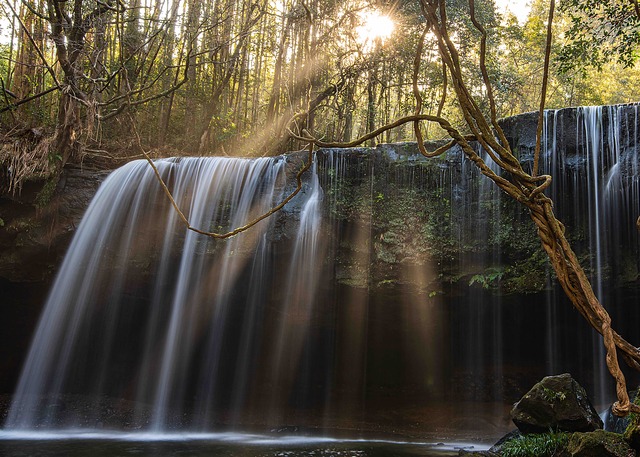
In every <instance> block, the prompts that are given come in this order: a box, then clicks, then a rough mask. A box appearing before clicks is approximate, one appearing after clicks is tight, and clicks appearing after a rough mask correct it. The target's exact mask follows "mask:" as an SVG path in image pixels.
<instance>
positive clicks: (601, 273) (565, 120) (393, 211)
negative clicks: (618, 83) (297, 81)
mask: <svg viewBox="0 0 640 457" xmlns="http://www.w3.org/2000/svg"><path fill="white" fill-rule="evenodd" d="M501 122H502V125H503V128H504V130H505V134H506V136H507V138H508V139H509V141H510V142H511V144H512V145H513V148H514V151H515V152H516V153H517V154H519V156H520V158H521V160H522V161H523V162H524V163H525V166H528V164H529V163H530V162H531V161H532V154H533V150H534V147H535V129H536V122H537V116H536V115H535V113H529V114H524V115H521V116H516V117H514V118H509V119H505V120H503V121H501ZM637 125H638V122H637V106H635V105H631V106H622V107H612V108H604V109H600V110H599V111H598V110H597V109H567V110H560V111H557V112H554V111H552V112H548V113H547V116H546V125H545V148H544V150H543V151H544V157H543V158H544V161H543V162H544V167H545V168H544V169H545V170H546V171H545V172H550V173H551V174H553V175H554V187H553V188H552V189H551V191H550V192H551V193H552V197H553V198H554V200H555V201H556V203H557V205H556V211H557V213H558V214H559V216H560V219H561V220H563V221H564V222H565V223H566V224H567V227H568V231H569V233H571V237H572V241H573V243H574V246H575V247H576V250H577V251H578V253H579V255H580V256H581V260H582V261H583V262H584V264H585V266H586V267H587V269H588V270H589V271H590V272H592V273H593V279H594V282H595V283H597V284H598V286H597V287H599V291H600V292H601V293H602V294H603V295H602V296H604V297H605V300H607V301H612V302H613V301H614V299H613V298H615V297H616V296H624V297H625V300H626V301H627V302H629V301H631V302H633V303H636V302H638V298H637V297H638V296H640V294H639V293H638V290H639V289H640V286H639V283H640V281H639V276H638V271H639V262H638V258H639V254H638V253H639V252H640V247H639V244H640V241H639V237H638V231H637V228H636V226H635V221H636V219H637V217H638V214H637V212H638V211H640V204H639V202H638V199H639V198H640V184H639V179H640V178H639V176H640V173H638V151H637V147H636V145H637V144H638V138H637V137H638V135H639V131H640V128H638V127H637ZM594 138H595V140H594ZM594 141H595V143H594ZM596 143H597V147H595V149H597V151H601V153H600V154H599V155H597V154H596V153H595V152H594V150H595V149H594V144H596ZM429 147H431V148H435V147H437V144H430V145H429ZM553 151H556V152H555V153H554V152H553ZM612 151H613V152H612ZM596 156H597V160H594V157H596ZM305 158H306V154H305V153H296V154H292V155H291V156H289V157H288V159H287V160H288V168H289V175H290V176H293V175H294V174H295V171H296V170H298V169H300V166H301V164H302V162H303V161H304V160H305ZM317 173H318V177H319V180H320V183H321V185H322V188H323V191H324V198H323V208H324V209H323V211H324V214H325V218H324V222H323V228H322V230H323V231H324V232H325V233H326V234H327V235H328V237H327V239H328V240H329V241H328V243H329V246H328V248H327V249H328V250H327V251H326V252H327V255H326V263H327V268H328V269H329V270H330V271H331V274H332V280H333V281H334V282H335V285H333V286H331V287H333V288H334V289H335V291H337V292H335V294H344V297H345V301H349V300H351V301H352V302H353V303H356V302H357V303H359V302H360V301H362V302H363V303H369V304H371V303H375V305H371V312H370V314H369V317H370V319H371V322H377V323H378V324H379V325H380V328H383V327H385V328H386V327H392V326H393V325H395V324H389V322H392V321H393V319H394V317H393V316H397V315H398V313H400V314H402V312H404V311H403V310H404V309H405V308H403V306H405V305H404V303H406V302H411V301H413V302H415V303H419V304H424V310H425V313H426V314H428V319H427V316H426V314H425V316H422V318H423V319H424V322H422V321H420V322H419V325H421V326H424V327H425V328H427V329H428V330H427V331H426V332H425V333H429V332H430V330H429V329H430V328H431V327H433V329H432V330H434V332H435V331H436V330H438V329H436V328H435V327H438V326H442V327H446V328H451V332H452V333H455V334H456V335H465V338H464V339H463V338H461V337H457V338H451V340H449V336H448V335H447V334H446V333H443V334H438V336H434V337H429V338H432V339H431V340H429V341H423V342H422V343H424V344H423V346H425V347H427V346H428V347H431V346H433V347H441V346H447V347H448V349H447V351H449V352H450V359H451V360H468V361H471V362H469V363H470V365H468V366H467V365H465V366H464V367H463V366H462V365H450V362H448V361H445V360H444V358H443V356H442V355H441V354H440V353H439V352H438V351H436V350H433V351H432V353H430V355H429V357H432V360H430V361H429V362H428V363H427V362H425V366H424V367H413V369H415V370H416V372H417V373H418V375H415V373H412V374H411V376H409V375H408V374H407V378H411V379H419V378H420V376H422V379H429V381H428V382H429V383H430V384H429V387H428V389H427V390H430V392H431V393H433V394H434V395H437V396H440V395H441V394H442V392H443V391H445V390H447V389H448V388H451V389H454V390H455V389H456V388H457V389H458V392H456V394H457V395H458V396H460V397H463V398H469V399H472V398H476V399H477V398H483V399H491V398H496V397H501V396H504V393H505V389H506V390H509V389H511V390H509V392H508V395H506V397H507V398H514V399H515V398H517V396H518V395H519V394H521V393H522V392H520V391H518V390H517V388H516V387H513V386H516V385H518V383H511V384H510V383H509V382H506V383H505V382H504V379H503V375H504V376H506V374H503V373H502V371H501V370H502V369H501V368H499V369H496V368H495V367H494V366H493V365H498V362H496V356H495V352H494V351H498V350H499V351H501V352H500V354H499V358H500V359H499V360H501V361H503V362H505V363H512V364H513V365H515V364H517V363H520V360H521V359H522V358H523V357H529V356H532V357H533V358H536V357H537V359H535V361H534V362H535V363H536V364H538V365H539V366H545V363H547V364H551V365H553V364H554V363H557V364H558V365H561V366H562V369H563V370H569V371H572V372H574V371H579V369H578V368H576V369H574V368H573V367H572V366H571V365H570V364H569V365H562V364H561V362H562V360H560V358H559V359H558V360H552V361H549V360H544V356H540V354H539V353H540V351H539V344H538V342H531V343H530V347H529V346H527V345H526V344H525V343H522V344H521V343H518V344H511V345H505V347H502V342H501V341H502V340H503V339H504V340H505V341H521V340H523V338H521V336H522V335H521V334H520V333H521V332H522V329H521V328H519V327H517V326H501V325H500V322H503V321H504V322H519V323H521V324H522V326H524V327H526V328H528V327H534V326H535V327H536V328H544V326H545V325H546V322H547V321H548V320H549V319H553V320H557V324H555V325H557V328H555V327H554V329H553V330H550V329H547V330H548V333H547V336H546V337H545V335H542V336H541V338H543V339H544V338H546V341H547V342H548V341H551V342H552V344H554V345H555V346H558V345H559V346H562V344H563V342H564V336H563V335H565V334H568V331H567V329H568V328H572V329H573V326H574V321H575V320H576V319H577V318H576V317H575V316H574V315H573V314H575V313H573V314H571V316H570V317H566V316H565V317H560V318H559V317H557V316H555V315H554V316H553V317H548V316H545V315H544V314H543V313H540V312H539V303H540V301H544V302H546V304H547V308H548V309H549V310H551V309H555V304H553V303H554V301H553V300H555V298H554V299H550V298H549V297H550V296H554V293H556V295H557V292H553V291H552V290H551V289H552V287H551V282H550V281H549V271H548V267H547V261H546V258H545V255H544V253H543V252H542V250H541V249H540V244H539V240H538V239H537V235H536V233H535V230H534V228H533V224H532V223H531V221H530V220H529V216H528V215H527V214H526V212H524V211H523V210H522V208H520V207H519V206H518V205H516V204H515V203H514V202H512V201H511V200H510V199H508V198H507V197H504V196H501V194H500V192H499V191H498V190H497V189H496V188H495V186H494V185H493V184H492V183H490V182H488V181H487V180H486V179H484V178H483V177H481V176H479V174H478V172H477V170H476V169H475V167H474V166H473V165H472V164H470V163H469V162H468V161H467V160H466V159H464V157H463V155H462V153H461V151H460V150H456V149H453V150H452V151H450V153H448V154H447V155H446V156H443V157H439V158H436V159H425V158H423V157H422V156H420V155H419V153H418V150H417V147H416V145H415V144H412V143H402V144H391V145H379V146H378V147H376V148H355V149H350V150H330V149H325V150H319V151H318V153H317ZM105 176H106V173H105V172H90V171H86V170H77V169H72V170H67V171H66V173H65V176H64V177H63V179H62V180H61V182H60V184H59V185H58V188H57V189H56V191H55V192H54V194H53V197H52V199H51V201H50V202H49V203H48V204H46V205H43V206H42V208H41V209H38V208H37V206H36V203H35V202H36V195H37V193H38V191H39V189H38V188H37V186H36V185H33V186H32V187H27V188H25V189H24V191H23V193H22V195H21V196H19V197H7V196H5V197H1V198H0V296H2V297H7V298H6V299H3V301H2V302H1V303H0V313H2V315H3V316H6V317H7V318H6V319H2V320H1V323H0V335H2V340H0V343H1V344H0V360H1V361H3V362H0V363H1V364H2V365H0V373H2V374H3V375H2V377H0V392H10V391H11V390H12V388H13V385H14V383H15V379H16V377H17V372H18V370H19V366H20V364H21V360H22V357H23V353H24V351H25V350H26V347H27V345H28V340H29V338H30V335H31V332H32V329H33V327H34V325H35V321H36V319H37V316H38V314H39V309H40V307H41V306H42V304H43V301H44V297H45V295H46V291H47V289H48V286H49V284H50V283H51V281H52V278H53V275H54V273H55V271H56V267H57V266H58V265H59V263H60V260H61V258H62V256H63V255H64V252H65V250H66V247H67V246H68V243H69V241H70V239H71V236H72V234H73V232H74V230H75V227H76V226H77V225H78V222H79V220H80V218H81V216H82V214H83V212H84V210H85V209H86V207H87V205H88V203H89V201H90V199H91V197H92V195H93V194H94V192H95V190H96V188H97V187H98V185H99V183H100V182H101V181H102V180H103V179H104V177H105ZM308 179H309V174H307V175H306V176H305V180H306V181H305V186H308V184H309V183H308ZM288 182H289V184H288V186H291V185H292V183H294V180H292V179H289V181H288ZM594 183H597V185H596V184H594ZM605 197H606V199H605ZM299 205H300V203H299V202H297V201H296V200H294V201H292V202H291V203H289V204H288V205H287V206H286V207H285V208H284V210H283V211H282V212H280V213H279V214H278V215H277V216H276V217H277V220H276V222H275V227H276V230H275V231H274V232H273V233H271V234H270V237H271V238H272V240H273V241H274V242H275V243H277V249H274V252H276V251H278V252H280V251H286V250H287V249H291V246H292V243H291V241H292V240H293V239H294V237H295V230H296V228H295V227H296V224H297V220H296V218H298V217H299V213H300V207H299ZM600 208H601V209H600ZM634 211H635V212H634ZM610 222H611V223H612V224H613V225H611V224H610ZM608 224H609V225H608ZM141 264H143V263H141ZM274 293H277V291H276V292H274ZM327 294H328V295H331V294H334V290H332V291H331V293H330V294H329V293H328V292H327ZM616 294H617V295H616ZM341 296H342V295H341ZM496 297H498V298H496ZM612 297H613V298H612ZM489 304H491V306H489ZM509 305H519V306H513V307H511V306H509ZM562 306H563V307H564V306H565V305H564V304H563V305H562ZM636 308H637V307H636ZM407 309H408V308H407ZM515 309H517V312H516V311H514V310H515ZM527 309H528V310H529V311H531V313H530V314H527V312H528V311H526V310H527ZM563 309H564V308H563ZM567 310H568V314H570V313H571V311H570V309H569V307H567ZM549 312H550V313H551V311H549ZM615 312H617V311H615V310H614V313H615ZM619 312H620V313H622V315H623V316H626V317H623V318H622V322H623V323H625V322H632V321H633V319H629V314H628V311H619ZM625 313H626V314H625ZM378 324H376V325H378ZM396 324H397V327H398V328H397V332H398V334H400V333H401V332H402V331H403V329H402V325H406V324H401V323H400V322H398V321H397V318H396ZM411 324H412V325H414V324H415V325H418V322H417V321H416V322H412V323H411ZM372 325H373V324H372ZM563 326H565V327H566V328H565V327H563ZM438 331H439V330H438ZM572 331H573V330H572ZM585 332H586V333H587V334H588V330H586V329H585ZM434 334H435V333H434ZM466 335H473V336H474V337H476V338H477V339H478V341H480V343H477V344H476V343H473V342H472V343H469V344H467V343H465V341H467V338H466ZM554 338H555V339H554ZM587 338H589V337H588V336H587ZM383 340H384V341H383ZM418 343H420V342H418ZM565 343H566V342H565ZM393 344H400V343H399V342H395V343H391V342H390V339H388V338H387V339H381V341H380V342H379V346H380V347H376V349H375V351H376V353H379V354H380V353H382V354H387V355H388V360H389V364H391V368H393V369H395V368H397V369H398V370H402V369H404V368H403V367H401V366H400V365H398V366H397V367H396V366H395V365H393V364H394V363H396V362H397V361H395V360H394V359H393V357H394V356H393V354H394V346H393ZM544 344H546V342H545V343H544ZM567 345H568V346H570V344H569V343H567ZM525 346H526V347H525ZM469 348H473V350H478V351H481V353H480V352H479V353H478V354H476V353H471V352H469ZM385 351H386V352H385ZM527 351H528V352H527ZM586 352H587V353H589V352H590V348H587V349H586ZM523 354H524V355H523ZM541 357H542V358H541ZM538 359H540V360H538ZM571 360H572V361H575V363H581V362H580V358H579V357H572V358H571ZM398 364H399V362H398ZM585 364H586V365H589V366H588V368H587V369H591V368H592V366H591V359H588V361H587V362H585ZM488 367H490V368H488ZM551 368H553V366H552V367H551ZM393 369H390V365H385V366H380V367H379V371H380V373H379V374H381V375H385V374H387V373H395V372H394V370H393ZM434 369H437V370H439V371H442V372H443V373H444V376H449V380H447V381H446V382H445V381H443V379H445V378H444V377H441V378H439V380H433V379H431V375H430V373H431V372H432V371H433V370H434ZM545 369H550V368H549V367H548V366H547V367H545ZM372 370H375V368H372ZM542 374H545V373H544V372H543V373H542ZM388 376H391V375H388ZM510 376H511V375H510ZM533 376H540V374H538V373H533ZM450 380H453V381H451V386H456V387H455V388H454V387H451V386H448V385H447V383H449V382H450ZM392 381H393V380H392ZM392 381H390V382H392ZM469 381H470V382H469ZM393 382H395V381H393ZM524 382H529V380H526V381H524ZM581 382H582V383H584V384H585V385H586V386H593V384H595V383H596V381H593V382H591V381H590V380H584V379H583V380H581ZM510 386H511V387H510ZM420 388H423V387H420ZM461 388H464V389H466V390H460V389H461Z"/></svg>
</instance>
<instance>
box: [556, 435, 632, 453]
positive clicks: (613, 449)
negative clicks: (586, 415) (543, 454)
mask: <svg viewBox="0 0 640 457" xmlns="http://www.w3.org/2000/svg"><path fill="white" fill-rule="evenodd" d="M562 455H563V457H564V456H566V457H569V456H571V457H634V456H635V455H636V452H635V451H634V450H633V449H632V448H631V446H629V443H628V442H627V441H626V440H625V439H624V437H623V436H622V435H620V434H618V433H613V432H605V431H604V430H596V431H593V432H590V433H573V434H572V435H571V436H570V437H569V442H568V443H567V446H566V449H565V451H564V453H563V454H562Z"/></svg>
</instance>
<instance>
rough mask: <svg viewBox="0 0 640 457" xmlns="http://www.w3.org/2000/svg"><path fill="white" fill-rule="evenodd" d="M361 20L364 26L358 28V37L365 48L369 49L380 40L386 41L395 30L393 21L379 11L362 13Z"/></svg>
mask: <svg viewBox="0 0 640 457" xmlns="http://www.w3.org/2000/svg"><path fill="white" fill-rule="evenodd" d="M360 18H361V20H362V25H360V26H359V27H357V28H356V37H357V39H358V42H359V43H360V44H362V45H363V46H367V47H369V46H371V45H372V44H373V43H375V42H376V41H378V40H380V41H384V40H386V39H387V38H389V37H390V36H391V34H392V33H393V29H394V28H395V24H394V23H393V20H392V19H391V18H390V17H389V16H387V15H385V14H382V13H380V12H378V11H368V12H366V13H362V14H361V15H360Z"/></svg>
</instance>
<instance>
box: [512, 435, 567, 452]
mask: <svg viewBox="0 0 640 457" xmlns="http://www.w3.org/2000/svg"><path fill="white" fill-rule="evenodd" d="M568 440H569V435H567V434H566V433H561V432H549V433H541V434H532V435H522V436H519V437H517V438H514V439H512V440H510V441H507V442H506V443H504V445H503V446H502V448H501V449H500V455H501V456H504V457H553V456H554V455H556V452H557V451H559V450H561V449H562V448H563V447H564V446H565V445H566V444H567V442H568Z"/></svg>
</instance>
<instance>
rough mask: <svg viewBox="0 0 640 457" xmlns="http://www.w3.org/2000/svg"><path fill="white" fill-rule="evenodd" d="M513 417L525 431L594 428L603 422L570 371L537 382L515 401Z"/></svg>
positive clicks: (588, 430) (540, 431)
mask: <svg viewBox="0 0 640 457" xmlns="http://www.w3.org/2000/svg"><path fill="white" fill-rule="evenodd" d="M511 419H512V420H513V422H514V423H515V424H516V426H517V427H518V429H519V430H520V431H521V432H523V433H543V432H547V431H549V430H562V431H568V432H590V431H594V430H597V429H601V428H602V425H603V424H602V420H601V419H600V417H599V416H598V413H597V412H596V410H595V409H594V408H593V406H592V405H591V402H590V401H589V399H588V397H587V393H586V392H585V390H584V388H583V387H582V386H580V385H579V384H578V383H577V382H576V380H575V379H573V378H572V377H571V375H570V374H567V373H565V374H562V375H558V376H548V377H546V378H544V379H543V380H542V381H540V382H539V383H537V384H536V385H535V386H533V388H532V389H531V390H530V391H529V392H528V393H527V394H526V395H525V396H524V397H522V398H521V399H520V401H518V402H517V403H516V404H515V405H514V407H513V409H512V410H511Z"/></svg>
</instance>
